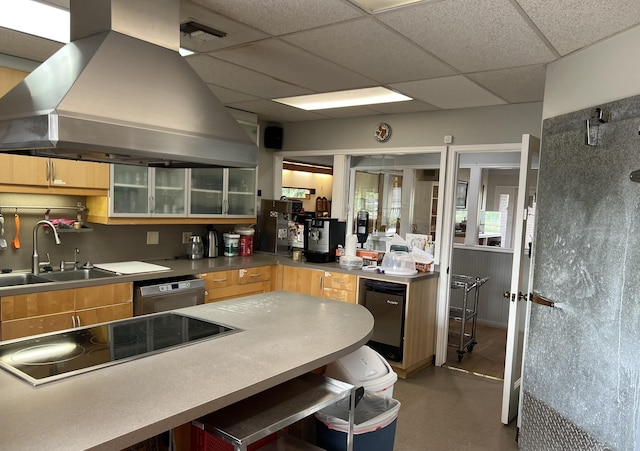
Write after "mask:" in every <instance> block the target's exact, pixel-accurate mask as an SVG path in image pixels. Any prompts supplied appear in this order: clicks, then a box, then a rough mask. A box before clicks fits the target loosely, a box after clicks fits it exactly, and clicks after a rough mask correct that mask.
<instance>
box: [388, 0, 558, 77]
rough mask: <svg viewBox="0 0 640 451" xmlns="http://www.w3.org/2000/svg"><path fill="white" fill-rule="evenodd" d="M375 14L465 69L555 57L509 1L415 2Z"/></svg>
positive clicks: (539, 61) (540, 60)
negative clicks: (412, 4) (411, 4)
mask: <svg viewBox="0 0 640 451" xmlns="http://www.w3.org/2000/svg"><path fill="white" fill-rule="evenodd" d="M376 17H377V18H378V19H379V20H381V21H382V22H384V23H386V24H388V25H389V26H391V27H393V28H394V29H396V30H397V31H399V32H400V33H402V34H404V35H405V36H407V37H408V38H409V39H412V40H413V41H415V42H417V43H418V44H419V45H421V46H422V47H424V48H425V49H427V50H428V51H430V52H431V53H433V54H435V55H436V56H438V57H439V58H441V59H443V60H444V61H447V62H448V63H449V64H451V65H452V66H454V67H455V68H457V69H458V70H460V71H462V72H465V73H466V72H479V71H483V70H492V69H503V68H507V67H517V66H526V65H531V64H540V63H546V62H549V61H552V60H553V59H554V58H555V55H554V54H553V52H552V51H551V50H549V49H548V48H547V47H546V45H545V44H544V43H543V42H542V41H541V40H540V39H539V38H538V36H537V35H536V33H535V31H534V30H533V29H532V28H531V27H530V26H529V24H528V23H527V21H526V20H525V19H524V18H523V17H522V16H521V15H520V13H519V12H518V10H516V8H514V7H513V6H512V5H511V3H510V2H509V0H474V1H468V0H445V1H442V2H438V3H426V4H422V3H418V4H417V5H415V6H407V7H405V8H401V9H397V10H394V11H391V12H388V13H381V14H379V15H378V16H376Z"/></svg>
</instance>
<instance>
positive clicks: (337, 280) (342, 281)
mask: <svg viewBox="0 0 640 451" xmlns="http://www.w3.org/2000/svg"><path fill="white" fill-rule="evenodd" d="M333 280H335V281H336V282H338V283H347V281H346V280H344V279H333Z"/></svg>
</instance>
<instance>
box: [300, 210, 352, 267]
mask: <svg viewBox="0 0 640 451" xmlns="http://www.w3.org/2000/svg"><path fill="white" fill-rule="evenodd" d="M346 230H347V227H346V222H344V221H338V220H337V219H335V218H313V219H307V220H306V221H305V223H304V256H305V257H306V259H307V261H308V262H311V263H328V262H333V261H335V260H336V248H337V247H338V245H342V246H344V242H345V234H346Z"/></svg>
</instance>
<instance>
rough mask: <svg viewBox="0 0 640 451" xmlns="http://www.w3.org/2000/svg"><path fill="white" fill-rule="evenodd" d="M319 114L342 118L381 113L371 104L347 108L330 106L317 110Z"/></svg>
mask: <svg viewBox="0 0 640 451" xmlns="http://www.w3.org/2000/svg"><path fill="white" fill-rule="evenodd" d="M315 112H316V113H318V114H321V115H323V116H325V117H330V118H332V119H340V118H345V117H363V116H373V115H375V114H380V113H378V112H377V111H375V110H373V109H371V108H370V107H369V106H366V107H364V106H352V107H346V108H329V109H327V110H316V111H315Z"/></svg>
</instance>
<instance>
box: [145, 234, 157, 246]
mask: <svg viewBox="0 0 640 451" xmlns="http://www.w3.org/2000/svg"><path fill="white" fill-rule="evenodd" d="M159 242H160V232H147V244H158V243H159Z"/></svg>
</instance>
